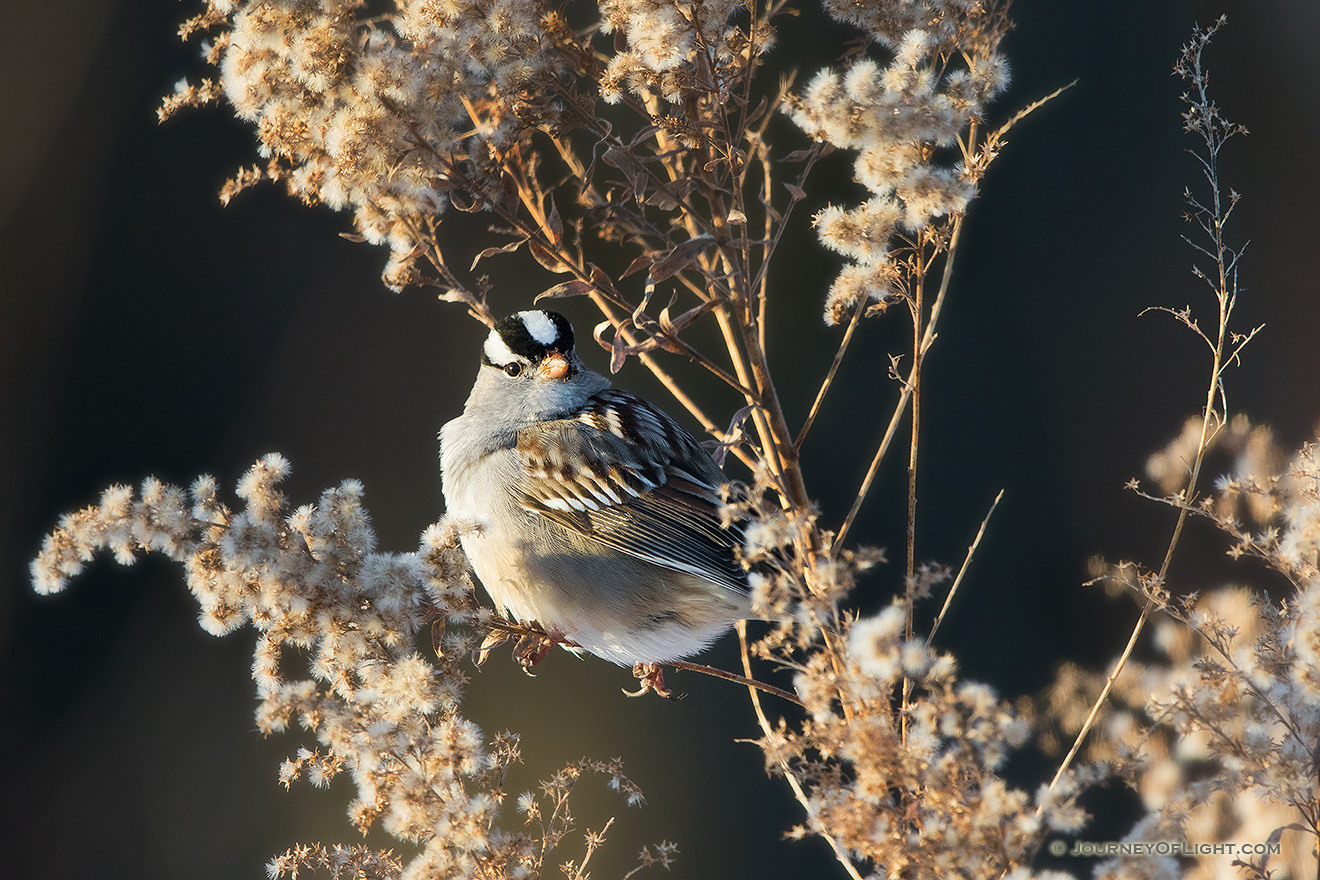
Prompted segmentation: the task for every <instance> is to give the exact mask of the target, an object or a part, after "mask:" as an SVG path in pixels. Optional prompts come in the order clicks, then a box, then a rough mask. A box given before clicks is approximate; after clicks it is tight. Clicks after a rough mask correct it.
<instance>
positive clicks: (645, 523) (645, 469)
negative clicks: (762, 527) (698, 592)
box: [518, 390, 747, 591]
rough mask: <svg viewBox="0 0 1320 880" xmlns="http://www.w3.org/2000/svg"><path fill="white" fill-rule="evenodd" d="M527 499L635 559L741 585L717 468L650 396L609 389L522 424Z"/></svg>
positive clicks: (736, 534)
mask: <svg viewBox="0 0 1320 880" xmlns="http://www.w3.org/2000/svg"><path fill="white" fill-rule="evenodd" d="M518 452H519V455H520V456H521V457H522V460H523V466H524V469H525V472H526V475H527V479H526V481H525V483H524V485H523V486H522V497H521V499H520V500H521V501H522V504H523V506H524V507H526V508H527V509H528V510H531V511H534V512H536V513H538V514H540V515H542V516H545V517H546V518H548V519H550V520H552V521H553V522H556V523H558V524H559V525H561V526H563V527H564V528H567V529H570V530H572V531H574V532H577V533H578V534H581V535H583V536H585V537H588V538H591V539H592V540H595V541H599V542H600V543H602V544H604V545H605V546H607V547H611V548H613V549H615V550H618V551H620V552H623V553H627V554H629V555H631V556H635V557H637V558H639V559H645V560H646V561H648V562H652V563H654V564H656V565H660V566H664V567H665V568H670V569H673V570H675V571H683V572H687V573H689V574H694V575H697V576H698V577H702V578H705V579H706V580H709V581H711V582H712V583H716V584H719V585H720V586H723V587H726V588H728V589H731V590H737V591H746V589H747V579H746V573H745V572H744V571H743V569H742V567H741V566H740V565H739V563H738V561H737V556H736V554H735V553H734V549H733V548H734V546H735V545H736V544H738V543H739V542H740V541H741V540H742V534H741V530H740V529H737V528H736V527H735V528H733V529H724V528H721V526H720V515H719V509H720V493H719V487H720V486H721V485H722V484H723V483H724V482H725V478H724V474H723V473H722V472H721V471H720V469H719V468H718V467H717V466H716V465H715V463H714V462H713V461H711V459H710V456H709V455H707V454H706V452H705V450H704V449H702V448H701V446H700V444H699V443H697V441H696V440H695V439H693V437H692V436H691V435H690V434H688V433H687V432H686V431H684V430H683V429H682V428H681V427H679V426H678V425H677V424H676V423H674V421H673V420H672V419H670V418H669V417H668V416H666V415H665V414H664V413H663V412H661V411H660V410H658V409H656V408H654V407H652V406H651V405H650V404H647V403H646V402H644V401H642V400H640V399H639V398H636V397H633V396H632V395H630V394H628V393H626V392H623V391H615V390H609V391H604V392H601V393H600V394H597V395H596V396H594V397H593V398H592V399H591V400H590V401H589V402H588V404H587V405H586V406H585V407H583V409H582V410H580V411H579V412H577V413H574V414H573V415H572V416H570V417H568V418H563V419H556V420H553V421H550V422H545V423H542V424H540V425H537V426H535V427H532V428H528V429H525V430H524V431H521V432H519V435H518Z"/></svg>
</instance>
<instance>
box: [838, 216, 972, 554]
mask: <svg viewBox="0 0 1320 880" xmlns="http://www.w3.org/2000/svg"><path fill="white" fill-rule="evenodd" d="M962 226H963V218H962V216H959V217H957V218H956V219H955V220H954V221H953V232H952V233H951V234H950V236H949V247H948V250H947V251H946V253H945V257H944V276H943V277H942V278H941V279H940V290H939V293H938V294H936V296H935V302H934V304H933V305H932V306H931V308H930V318H929V319H928V320H927V321H926V329H925V332H924V333H923V334H922V338H921V345H920V346H919V347H918V350H920V351H921V352H922V353H923V354H924V353H925V352H926V351H928V350H929V349H930V347H931V345H933V344H934V342H935V336H936V331H935V328H936V325H937V324H938V322H939V319H940V310H941V309H942V308H943V307H944V300H945V296H946V294H947V293H948V291H949V280H950V279H951V278H952V277H953V262H954V257H955V256H957V253H958V239H959V238H960V237H961V235H962ZM913 378H914V376H913V375H912V374H911V373H909V375H908V378H907V380H906V381H904V382H903V383H902V386H901V387H900V389H899V392H898V402H897V403H895V404H894V412H893V415H891V416H890V418H889V425H888V426H887V427H886V428H885V433H884V436H882V437H881V438H880V445H879V446H878V447H877V449H876V451H875V455H873V456H872V457H871V464H870V466H869V467H868V468H867V470H866V476H864V477H863V478H862V484H861V486H860V487H859V488H858V490H857V497H856V498H855V499H854V500H853V504H852V508H851V509H850V510H849V511H848V515H847V516H846V517H845V518H844V520H843V525H842V526H840V527H839V532H838V534H837V535H835V537H834V542H833V544H832V545H831V550H830V552H831V553H837V552H838V551H839V550H841V549H842V548H843V542H844V539H845V538H847V537H848V531H849V530H850V529H851V528H852V524H853V521H854V520H856V519H857V513H858V512H859V511H860V510H861V509H862V502H864V501H865V500H866V496H867V493H869V492H870V491H871V484H872V483H873V482H874V481H875V476H876V474H877V473H879V471H880V463H881V462H882V461H884V457H885V453H887V452H888V451H889V444H890V442H892V441H893V439H894V434H895V432H897V431H898V425H899V422H901V421H902V419H903V413H904V412H906V411H907V402H908V398H909V397H910V396H911V395H912V379H913Z"/></svg>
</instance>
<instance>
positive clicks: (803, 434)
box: [793, 297, 867, 452]
mask: <svg viewBox="0 0 1320 880" xmlns="http://www.w3.org/2000/svg"><path fill="white" fill-rule="evenodd" d="M866 306H867V302H866V297H861V298H860V299H858V301H857V308H855V309H853V314H852V317H851V318H850V319H849V320H848V328H847V329H846V330H844V331H843V340H842V341H841V342H840V343H839V350H838V351H836V352H835V353H834V361H833V362H832V363H831V364H830V371H829V372H828V373H826V374H825V381H824V382H822V383H821V384H820V390H819V391H817V392H816V399H815V400H813V401H812V402H811V410H810V411H809V412H808V413H807V420H806V421H805V422H803V423H802V427H801V429H799V430H798V435H797V439H796V440H794V441H793V451H794V452H800V451H801V450H802V441H803V440H805V439H807V432H808V431H810V430H811V426H812V424H813V423H815V421H816V414H817V413H818V412H820V404H821V401H823V400H824V399H825V392H827V391H829V390H830V385H831V384H833V382H834V376H835V374H836V373H838V372H839V364H841V363H843V354H844V352H846V351H847V350H848V343H849V342H852V338H853V332H854V331H855V330H856V329H857V325H858V324H859V323H860V322H861V319H862V313H863V312H865V311H866Z"/></svg>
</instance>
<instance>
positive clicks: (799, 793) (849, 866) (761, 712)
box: [738, 620, 862, 880]
mask: <svg viewBox="0 0 1320 880" xmlns="http://www.w3.org/2000/svg"><path fill="white" fill-rule="evenodd" d="M738 646H739V649H740V650H741V652H742V664H743V672H744V673H746V675H747V677H748V678H751V677H752V659H751V655H750V654H749V653H748V650H747V621H745V620H740V621H738ZM747 693H748V695H749V696H750V697H751V698H752V709H753V710H755V712H756V723H757V724H758V725H760V727H761V735H762V736H764V737H765V738H766V739H767V740H770V739H773V738H774V737H775V736H776V734H775V731H774V729H773V728H772V727H771V726H770V719H769V718H767V717H766V716H765V709H763V708H762V707H761V695H760V694H759V693H758V692H757V691H756V689H755V688H748V691H747ZM779 771H780V772H781V773H782V774H783V775H784V779H785V780H787V781H788V787H789V788H791V789H793V797H795V798H797V802H798V803H799V804H801V805H802V809H803V810H805V811H806V814H807V818H808V819H809V820H810V819H814V815H813V811H812V809H811V801H810V800H809V799H808V798H807V792H806V790H805V789H804V788H803V787H802V780H800V779H798V778H797V775H796V774H795V773H794V772H793V768H792V767H790V766H788V762H787V761H783V760H781V761H779ZM812 825H813V826H814V827H813V829H812V830H813V831H815V832H816V833H817V834H819V835H820V836H821V837H823V838H825V842H826V843H828V844H829V845H830V849H832V850H833V851H834V857H835V858H836V859H837V860H838V862H839V864H840V865H842V866H843V869H844V870H845V871H847V872H848V876H849V877H850V878H852V880H862V875H861V874H859V873H857V866H856V865H854V864H853V863H852V859H850V858H848V851H847V850H846V849H844V847H843V844H841V843H839V841H838V839H837V838H835V837H834V835H832V834H830V832H829V831H828V829H826V828H825V827H824V826H823V825H821V824H820V823H819V822H812Z"/></svg>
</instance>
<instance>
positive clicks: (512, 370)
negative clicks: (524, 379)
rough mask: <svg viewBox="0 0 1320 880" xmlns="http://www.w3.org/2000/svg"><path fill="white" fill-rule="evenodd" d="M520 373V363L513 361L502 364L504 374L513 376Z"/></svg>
mask: <svg viewBox="0 0 1320 880" xmlns="http://www.w3.org/2000/svg"><path fill="white" fill-rule="evenodd" d="M520 373H522V364H520V363H518V362H517V361H514V362H513V363H511V364H505V365H504V374H505V375H506V376H508V377H510V378H513V377H515V376H517V375H519V374H520Z"/></svg>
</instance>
